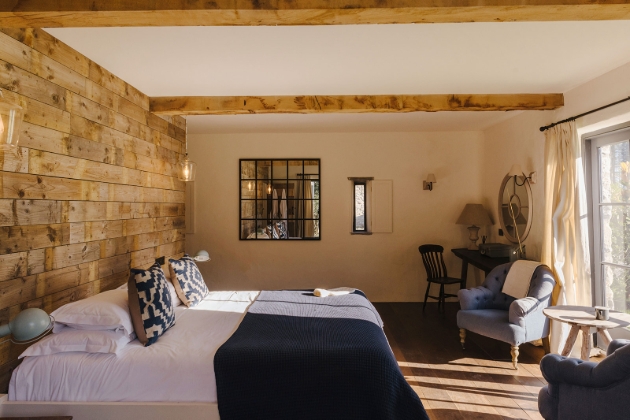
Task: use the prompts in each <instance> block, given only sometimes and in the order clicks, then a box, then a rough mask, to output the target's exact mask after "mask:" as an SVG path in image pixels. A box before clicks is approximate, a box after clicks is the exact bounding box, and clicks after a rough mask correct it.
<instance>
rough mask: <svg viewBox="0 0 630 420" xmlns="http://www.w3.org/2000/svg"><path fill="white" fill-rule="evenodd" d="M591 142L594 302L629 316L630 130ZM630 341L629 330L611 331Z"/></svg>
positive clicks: (618, 336)
mask: <svg viewBox="0 0 630 420" xmlns="http://www.w3.org/2000/svg"><path fill="white" fill-rule="evenodd" d="M590 142H591V156H590V162H591V181H592V213H591V214H592V215H593V220H592V223H593V225H592V226H593V230H592V231H593V253H592V256H593V268H594V272H593V281H594V292H595V302H596V303H597V304H598V305H604V306H607V307H609V308H611V309H614V310H616V311H621V312H628V313H630V129H628V128H626V129H622V130H617V131H613V132H610V133H606V134H602V135H598V136H596V137H593V138H591V139H590ZM610 333H611V335H612V336H613V338H630V330H627V329H621V328H617V329H614V330H611V331H610Z"/></svg>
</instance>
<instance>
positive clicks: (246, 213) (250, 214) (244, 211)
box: [241, 200, 256, 219]
mask: <svg viewBox="0 0 630 420" xmlns="http://www.w3.org/2000/svg"><path fill="white" fill-rule="evenodd" d="M255 208H256V201H254V200H241V219H255V218H256V213H255Z"/></svg>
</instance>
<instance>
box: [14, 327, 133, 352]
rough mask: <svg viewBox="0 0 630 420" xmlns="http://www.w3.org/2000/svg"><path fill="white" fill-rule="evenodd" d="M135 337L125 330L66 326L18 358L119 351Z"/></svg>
mask: <svg viewBox="0 0 630 420" xmlns="http://www.w3.org/2000/svg"><path fill="white" fill-rule="evenodd" d="M134 338H135V334H132V336H128V335H127V334H125V333H124V332H123V331H118V332H117V331H111V330H110V331H86V330H75V329H74V328H68V327H64V328H63V329H61V331H59V333H58V334H51V335H49V336H48V337H44V338H43V339H41V340H39V341H38V342H37V343H35V344H33V345H32V346H30V347H29V348H27V349H26V351H25V352H24V353H22V354H21V355H20V356H19V357H18V359H21V358H23V357H25V356H46V355H49V354H55V353H65V352H69V351H82V352H86V353H118V351H119V350H120V349H122V348H123V347H124V346H126V345H127V343H129V342H130V341H131V340H133V339H134Z"/></svg>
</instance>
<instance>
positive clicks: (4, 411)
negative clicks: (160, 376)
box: [0, 394, 220, 420]
mask: <svg viewBox="0 0 630 420" xmlns="http://www.w3.org/2000/svg"><path fill="white" fill-rule="evenodd" d="M44 416H72V418H73V420H172V419H190V420H220V417H219V407H218V405H217V404H216V403H188V402H186V403H176V402H168V403H151V402H136V403H134V402H28V401H9V400H8V395H7V394H0V417H44Z"/></svg>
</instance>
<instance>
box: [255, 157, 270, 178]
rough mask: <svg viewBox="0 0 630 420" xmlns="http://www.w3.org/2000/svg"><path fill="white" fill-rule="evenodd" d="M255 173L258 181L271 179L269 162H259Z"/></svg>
mask: <svg viewBox="0 0 630 420" xmlns="http://www.w3.org/2000/svg"><path fill="white" fill-rule="evenodd" d="M256 173H257V174H258V179H271V161H270V160H259V161H258V166H257V170H256Z"/></svg>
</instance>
